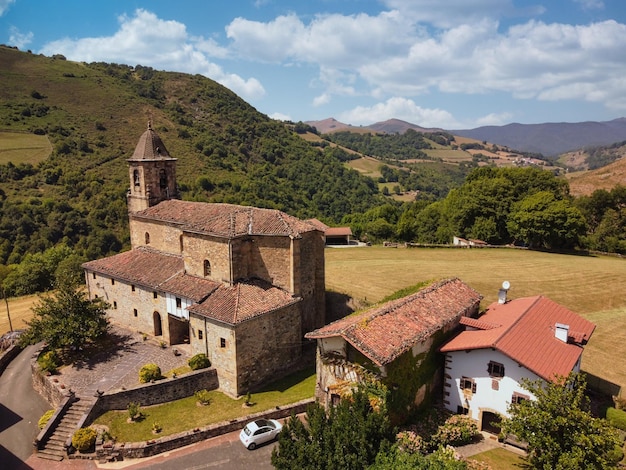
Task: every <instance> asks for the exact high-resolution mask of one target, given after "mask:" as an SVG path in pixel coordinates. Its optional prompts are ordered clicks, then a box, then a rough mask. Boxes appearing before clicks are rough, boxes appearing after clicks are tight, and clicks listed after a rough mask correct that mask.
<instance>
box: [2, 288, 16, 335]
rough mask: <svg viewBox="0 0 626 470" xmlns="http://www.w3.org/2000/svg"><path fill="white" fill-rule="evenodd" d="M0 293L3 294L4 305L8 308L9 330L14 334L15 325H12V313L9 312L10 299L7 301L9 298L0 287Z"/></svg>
mask: <svg viewBox="0 0 626 470" xmlns="http://www.w3.org/2000/svg"><path fill="white" fill-rule="evenodd" d="M0 292H2V297H4V303H5V304H6V306H7V317H8V319H9V330H11V333H13V324H12V323H11V313H10V312H9V299H7V296H6V295H5V294H4V289H3V288H2V287H0Z"/></svg>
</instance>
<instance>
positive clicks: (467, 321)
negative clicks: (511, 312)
mask: <svg viewBox="0 0 626 470" xmlns="http://www.w3.org/2000/svg"><path fill="white" fill-rule="evenodd" d="M460 323H461V325H465V326H469V327H472V328H476V329H479V330H492V329H494V328H498V327H499V326H502V325H501V324H500V323H490V322H487V321H482V320H478V319H476V318H471V317H461V322H460Z"/></svg>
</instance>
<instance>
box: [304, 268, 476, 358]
mask: <svg viewBox="0 0 626 470" xmlns="http://www.w3.org/2000/svg"><path fill="white" fill-rule="evenodd" d="M481 298H482V296H481V295H480V294H478V292H476V291H475V290H474V289H472V288H471V287H469V286H468V285H467V284H465V283H463V282H462V281H461V280H459V279H456V278H454V279H447V280H444V281H441V282H438V283H435V284H433V285H431V286H429V287H427V288H425V289H422V290H421V291H419V292H417V293H415V294H412V295H409V296H407V297H404V298H402V299H398V300H393V301H391V302H387V303H385V304H383V305H380V306H378V307H375V308H373V309H370V310H367V311H365V312H361V313H359V314H356V315H351V316H349V317H346V318H343V319H341V320H338V321H336V322H333V323H330V324H329V325H326V326H324V327H322V328H319V329H317V330H315V331H312V332H310V333H307V334H306V335H305V337H306V338H309V339H318V338H329V337H333V336H341V337H343V338H344V339H345V340H346V341H348V342H349V343H350V344H352V346H354V347H355V348H356V349H358V350H359V351H361V352H362V353H363V354H365V355H366V356H367V357H369V358H370V359H372V360H373V361H374V362H375V363H376V364H378V365H380V366H382V365H385V364H389V363H390V362H392V361H393V360H394V359H396V358H397V357H398V356H400V355H401V354H403V353H404V352H405V351H407V350H408V349H409V348H411V347H412V346H413V345H414V344H416V343H417V342H419V341H422V340H424V339H426V338H428V337H430V336H431V335H432V334H433V333H435V332H436V331H437V330H439V329H441V328H442V327H443V326H445V325H447V324H449V323H451V322H454V321H458V319H459V318H460V317H461V316H462V315H464V314H468V313H470V309H471V308H472V307H474V306H476V305H477V304H478V303H479V302H480V300H481Z"/></svg>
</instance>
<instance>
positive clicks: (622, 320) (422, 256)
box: [0, 246, 626, 390]
mask: <svg viewBox="0 0 626 470" xmlns="http://www.w3.org/2000/svg"><path fill="white" fill-rule="evenodd" d="M448 277H459V278H460V279H462V280H463V281H464V282H466V283H467V284H469V285H470V286H471V287H473V288H474V289H476V290H477V291H478V292H480V293H481V294H482V295H483V296H484V299H483V302H482V305H483V306H484V307H485V306H487V305H489V304H490V303H492V302H494V301H496V300H497V294H498V289H499V288H500V286H501V285H502V281H504V280H508V281H509V282H510V283H511V289H510V290H509V298H517V297H525V296H532V295H538V294H542V295H545V296H547V297H549V298H551V299H552V300H554V301H555V302H558V303H561V304H563V305H565V306H566V307H568V308H570V309H571V310H573V311H575V312H577V313H580V314H581V315H583V316H585V317H586V318H588V319H589V320H591V321H593V322H594V323H595V324H596V331H595V332H594V334H593V337H592V338H591V341H590V342H589V344H588V345H587V347H586V351H585V354H584V356H583V369H584V370H585V371H586V372H588V373H590V374H593V375H595V376H598V377H600V378H602V379H605V380H608V381H610V382H613V383H615V384H618V385H620V386H622V385H623V386H626V364H625V363H624V361H623V360H622V358H623V357H626V290H624V286H623V282H624V281H623V280H624V279H626V260H624V259H621V258H616V257H609V256H588V257H587V256H573V255H560V254H550V253H540V252H534V251H526V250H516V249H506V248H502V249H453V248H383V247H379V246H374V247H366V248H328V249H326V288H327V289H328V290H331V291H334V292H339V293H343V294H347V295H349V296H350V297H353V298H355V299H357V300H360V301H366V302H367V303H371V304H373V303H377V302H379V301H380V300H382V299H383V298H384V297H386V296H387V295H390V294H392V293H394V292H396V291H397V290H399V289H402V288H405V287H408V286H412V285H415V284H417V283H419V282H422V281H427V280H435V279H442V278H448ZM36 300H37V296H28V297H21V298H17V299H10V302H9V309H10V313H11V319H12V322H13V328H14V329H18V328H23V327H24V326H25V324H24V320H25V319H28V318H30V317H31V315H32V312H31V310H30V307H31V306H32V304H33V302H35V301H36ZM8 330H9V326H8V320H7V315H6V307H5V303H4V302H3V301H0V334H1V333H4V332H6V331H8ZM625 390H626V388H625Z"/></svg>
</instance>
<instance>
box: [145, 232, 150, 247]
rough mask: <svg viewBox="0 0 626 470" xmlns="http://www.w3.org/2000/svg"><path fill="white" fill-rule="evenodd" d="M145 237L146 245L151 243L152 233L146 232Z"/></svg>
mask: <svg viewBox="0 0 626 470" xmlns="http://www.w3.org/2000/svg"><path fill="white" fill-rule="evenodd" d="M145 238H146V245H149V244H150V234H149V233H148V232H146V235H145Z"/></svg>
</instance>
